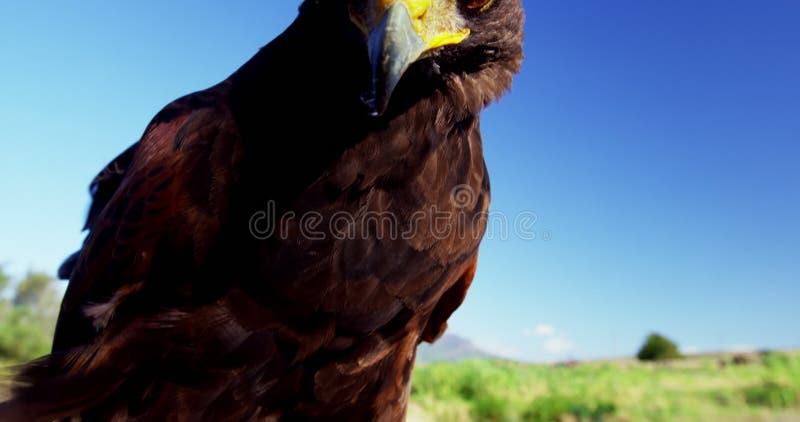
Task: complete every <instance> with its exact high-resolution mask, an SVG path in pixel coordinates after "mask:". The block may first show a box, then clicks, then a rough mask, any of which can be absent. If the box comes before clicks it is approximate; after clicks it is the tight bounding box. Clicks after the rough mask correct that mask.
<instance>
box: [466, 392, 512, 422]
mask: <svg viewBox="0 0 800 422" xmlns="http://www.w3.org/2000/svg"><path fill="white" fill-rule="evenodd" d="M470 415H471V416H472V418H473V420H475V421H491V422H505V421H508V420H510V418H511V412H510V410H509V406H508V402H507V401H506V400H504V399H502V398H500V397H497V396H495V395H491V394H490V395H485V396H483V397H480V398H477V399H475V400H474V401H473V402H472V409H471V411H470Z"/></svg>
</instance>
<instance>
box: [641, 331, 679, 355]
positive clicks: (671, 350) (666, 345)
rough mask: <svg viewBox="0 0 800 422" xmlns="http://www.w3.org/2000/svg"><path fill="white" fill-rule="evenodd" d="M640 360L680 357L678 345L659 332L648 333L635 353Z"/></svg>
mask: <svg viewBox="0 0 800 422" xmlns="http://www.w3.org/2000/svg"><path fill="white" fill-rule="evenodd" d="M636 357H637V358H638V359H639V360H642V361H664V360H671V359H679V358H681V353H680V351H678V346H677V345H676V344H675V343H674V342H672V341H671V340H670V339H668V338H666V337H664V336H662V335H660V334H650V336H648V337H647V340H646V341H645V343H644V345H643V346H642V348H641V349H639V353H638V354H637V355H636Z"/></svg>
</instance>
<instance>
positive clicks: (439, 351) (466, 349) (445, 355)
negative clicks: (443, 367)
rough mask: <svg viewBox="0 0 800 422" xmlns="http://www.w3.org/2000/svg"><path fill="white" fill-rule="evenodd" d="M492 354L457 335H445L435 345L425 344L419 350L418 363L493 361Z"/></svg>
mask: <svg viewBox="0 0 800 422" xmlns="http://www.w3.org/2000/svg"><path fill="white" fill-rule="evenodd" d="M495 357H496V356H493V355H492V354H491V353H489V352H486V351H485V350H481V349H480V348H479V347H478V346H475V344H474V343H472V342H471V341H469V340H467V339H465V338H463V337H459V336H457V335H455V334H445V335H444V337H442V338H441V339H439V341H437V342H436V343H434V344H428V343H423V344H421V345H420V346H419V347H418V348H417V362H419V363H431V362H457V361H460V360H465V359H492V358H495Z"/></svg>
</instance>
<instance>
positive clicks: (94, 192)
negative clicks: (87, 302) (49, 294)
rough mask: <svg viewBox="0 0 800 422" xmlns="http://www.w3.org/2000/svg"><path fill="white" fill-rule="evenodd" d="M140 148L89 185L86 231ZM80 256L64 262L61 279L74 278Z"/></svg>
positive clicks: (133, 147)
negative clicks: (89, 195)
mask: <svg viewBox="0 0 800 422" xmlns="http://www.w3.org/2000/svg"><path fill="white" fill-rule="evenodd" d="M138 147H139V143H138V142H136V143H134V144H133V145H131V146H130V147H128V149H126V150H125V152H123V153H122V154H120V155H118V156H117V157H116V158H114V159H113V160H112V161H111V162H110V163H108V165H106V166H105V168H103V170H102V171H100V173H98V174H97V176H95V178H94V179H93V180H92V183H91V185H89V193H90V194H91V196H92V204H91V205H90V207H89V213H88V215H87V216H86V224H85V225H84V227H83V229H84V230H90V229H91V228H92V226H94V224H95V222H97V218H98V217H99V216H100V213H101V212H102V211H103V210H104V209H105V208H106V206H107V205H108V202H109V201H110V200H111V197H113V196H114V193H116V191H117V189H118V188H119V185H120V184H121V183H122V180H123V178H124V177H125V173H126V172H127V170H128V167H129V166H130V164H131V161H133V157H134V156H135V155H136V149H137V148H138ZM80 254H81V251H78V252H75V253H73V254H72V255H70V256H69V257H68V258H67V259H66V260H64V263H62V264H61V266H60V267H59V268H58V277H59V278H60V279H62V280H69V279H70V277H72V273H73V271H75V264H76V263H77V262H78V257H79V256H80Z"/></svg>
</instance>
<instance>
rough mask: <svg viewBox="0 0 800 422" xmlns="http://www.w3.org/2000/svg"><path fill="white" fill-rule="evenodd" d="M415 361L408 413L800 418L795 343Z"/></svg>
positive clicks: (455, 418)
mask: <svg viewBox="0 0 800 422" xmlns="http://www.w3.org/2000/svg"><path fill="white" fill-rule="evenodd" d="M741 359H742V360H745V362H738V363H736V364H735V363H734V362H733V359H732V357H731V356H724V355H719V356H705V357H694V358H688V359H685V360H680V361H674V362H670V363H662V364H658V363H656V364H645V363H638V362H634V361H613V362H596V363H585V364H577V365H570V366H544V365H525V364H519V363H511V362H504V361H489V360H474V361H465V362H461V363H434V364H428V365H421V366H419V367H418V368H417V369H416V371H415V373H414V379H413V387H412V406H411V408H410V411H409V421H448V422H450V421H452V422H459V421H464V422H466V421H531V422H539V421H541V422H545V421H560V422H566V421H704V422H705V421H742V422H743V421H775V422H778V421H780V422H789V421H800V353H794V352H793V353H762V354H753V355H750V356H746V357H743V358H741Z"/></svg>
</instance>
